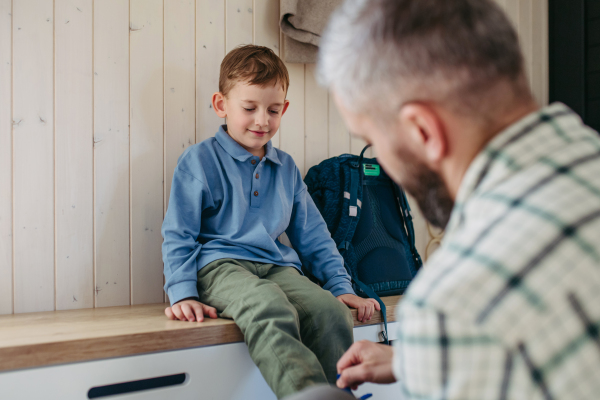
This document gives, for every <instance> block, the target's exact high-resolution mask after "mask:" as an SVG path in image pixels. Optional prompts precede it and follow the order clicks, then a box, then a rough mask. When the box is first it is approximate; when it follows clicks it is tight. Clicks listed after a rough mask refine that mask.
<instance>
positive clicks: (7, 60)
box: [0, 0, 13, 314]
mask: <svg viewBox="0 0 600 400" xmlns="http://www.w3.org/2000/svg"><path fill="white" fill-rule="evenodd" d="M0 88H2V90H0V193H1V194H0V314H12V313H13V269H12V267H13V265H12V261H13V254H12V245H13V240H12V239H13V238H12V231H13V222H12V212H13V207H12V198H13V196H12V120H11V116H12V0H0Z"/></svg>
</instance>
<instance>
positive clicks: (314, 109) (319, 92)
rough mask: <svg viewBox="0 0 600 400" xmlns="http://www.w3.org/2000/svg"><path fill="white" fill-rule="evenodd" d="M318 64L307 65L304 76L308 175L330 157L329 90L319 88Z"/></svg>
mask: <svg viewBox="0 0 600 400" xmlns="http://www.w3.org/2000/svg"><path fill="white" fill-rule="evenodd" d="M315 69H316V64H306V67H305V75H304V104H305V105H304V107H305V108H304V109H305V113H306V118H305V124H306V125H305V130H306V132H305V140H306V154H305V155H304V164H305V170H304V173H305V174H306V173H307V172H308V170H309V169H310V167H312V166H314V165H317V164H319V163H320V162H321V161H323V160H325V159H326V158H327V157H328V145H329V143H328V142H329V141H328V139H327V133H328V132H327V129H328V123H327V103H328V95H327V89H325V88H323V87H321V86H319V85H318V84H317V81H316V77H315Z"/></svg>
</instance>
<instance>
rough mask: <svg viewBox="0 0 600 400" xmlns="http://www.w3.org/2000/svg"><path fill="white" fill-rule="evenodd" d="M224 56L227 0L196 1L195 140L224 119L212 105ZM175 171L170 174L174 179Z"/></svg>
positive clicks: (169, 176)
mask: <svg viewBox="0 0 600 400" xmlns="http://www.w3.org/2000/svg"><path fill="white" fill-rule="evenodd" d="M223 57H225V0H197V1H196V143H198V142H201V141H203V140H205V139H208V138H210V137H212V136H214V134H215V133H216V132H217V130H218V129H219V126H220V125H221V124H224V123H225V121H224V120H223V119H222V118H219V117H218V116H217V114H215V111H214V110H213V108H212V95H213V93H214V92H218V91H219V69H220V66H221V61H222V60H223ZM172 178H173V175H172V174H171V175H167V179H169V180H171V179H172Z"/></svg>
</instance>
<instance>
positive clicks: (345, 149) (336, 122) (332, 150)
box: [328, 96, 350, 157]
mask: <svg viewBox="0 0 600 400" xmlns="http://www.w3.org/2000/svg"><path fill="white" fill-rule="evenodd" d="M328 122H329V123H328V129H329V134H328V138H329V157H335V156H339V155H340V154H344V153H349V152H350V135H349V133H348V130H347V129H346V125H345V124H344V121H343V119H342V116H341V115H340V113H339V111H338V109H337V107H336V105H335V101H334V100H333V96H329V107H328Z"/></svg>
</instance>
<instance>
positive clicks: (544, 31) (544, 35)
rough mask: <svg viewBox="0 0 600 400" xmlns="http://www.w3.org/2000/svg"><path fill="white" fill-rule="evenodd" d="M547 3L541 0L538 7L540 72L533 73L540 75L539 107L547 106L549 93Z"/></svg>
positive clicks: (546, 0) (545, 0)
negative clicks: (539, 17)
mask: <svg viewBox="0 0 600 400" xmlns="http://www.w3.org/2000/svg"><path fill="white" fill-rule="evenodd" d="M548 1H549V0H541V5H540V11H539V12H540V16H541V24H540V27H539V29H540V32H541V38H540V43H536V46H537V45H539V46H540V48H541V54H540V58H541V60H542V61H541V67H540V71H539V72H538V71H537V70H536V71H535V73H536V74H537V73H539V74H540V79H541V81H542V85H541V94H540V98H539V99H538V100H539V101H540V103H541V105H544V106H545V105H547V104H548V101H549V100H548V99H549V91H550V73H549V66H550V65H549V64H550V58H549V54H548V52H549V48H548V46H549V44H548V41H549V35H548Z"/></svg>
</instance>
